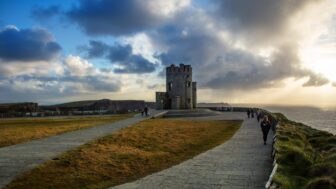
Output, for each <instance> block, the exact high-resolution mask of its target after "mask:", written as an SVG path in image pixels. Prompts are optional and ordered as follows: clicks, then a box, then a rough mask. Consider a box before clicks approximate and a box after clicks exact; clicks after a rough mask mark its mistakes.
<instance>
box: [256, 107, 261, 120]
mask: <svg viewBox="0 0 336 189" xmlns="http://www.w3.org/2000/svg"><path fill="white" fill-rule="evenodd" d="M260 119H261V111H260V109H258V110H257V120H258V123H259V122H260Z"/></svg>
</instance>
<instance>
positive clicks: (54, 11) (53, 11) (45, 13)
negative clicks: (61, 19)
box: [31, 5, 61, 21]
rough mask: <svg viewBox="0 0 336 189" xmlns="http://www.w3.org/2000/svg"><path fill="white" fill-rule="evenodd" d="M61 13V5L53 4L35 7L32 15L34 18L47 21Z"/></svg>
mask: <svg viewBox="0 0 336 189" xmlns="http://www.w3.org/2000/svg"><path fill="white" fill-rule="evenodd" d="M60 13H61V7H60V6H57V5H53V6H50V7H47V8H41V7H34V8H33V10H32V12H31V15H32V17H33V18H34V19H36V20H39V21H46V20H48V19H51V18H52V17H54V16H56V15H58V14H60Z"/></svg>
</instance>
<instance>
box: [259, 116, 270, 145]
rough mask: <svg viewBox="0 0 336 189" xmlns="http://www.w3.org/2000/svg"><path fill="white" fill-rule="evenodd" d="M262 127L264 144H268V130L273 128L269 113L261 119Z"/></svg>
mask: <svg viewBox="0 0 336 189" xmlns="http://www.w3.org/2000/svg"><path fill="white" fill-rule="evenodd" d="M260 127H261V131H262V133H263V140H264V145H266V141H267V135H268V132H269V130H270V128H271V123H270V121H269V119H268V116H267V115H265V116H264V118H263V120H262V121H261V123H260Z"/></svg>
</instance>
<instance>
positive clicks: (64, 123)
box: [0, 114, 133, 147]
mask: <svg viewBox="0 0 336 189" xmlns="http://www.w3.org/2000/svg"><path fill="white" fill-rule="evenodd" d="M132 115H133V114H132ZM132 115H131V114H120V115H113V116H87V117H83V116H78V117H62V118H17V119H2V120H0V147H4V146H9V145H13V144H18V143H22V142H27V141H30V140H34V139H40V138H44V137H48V136H52V135H57V134H60V133H64V132H68V131H74V130H78V129H83V128H88V127H94V126H97V125H100V124H104V123H112V122H115V121H119V120H122V119H125V118H128V117H130V116H132Z"/></svg>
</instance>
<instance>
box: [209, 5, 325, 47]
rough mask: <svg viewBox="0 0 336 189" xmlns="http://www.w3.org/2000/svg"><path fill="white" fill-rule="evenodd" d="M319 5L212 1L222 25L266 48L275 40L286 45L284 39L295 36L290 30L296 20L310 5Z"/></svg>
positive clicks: (232, 32) (236, 34) (216, 15)
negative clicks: (287, 36) (285, 36)
mask: <svg viewBox="0 0 336 189" xmlns="http://www.w3.org/2000/svg"><path fill="white" fill-rule="evenodd" d="M319 2H321V1H314V0H297V1H291V0H282V1H268V0H258V1H244V0H215V1H212V3H214V4H215V6H216V10H215V17H220V19H218V24H222V25H223V26H224V27H225V29H227V30H230V32H231V34H233V35H235V36H237V37H241V38H243V39H245V40H247V41H250V42H252V43H263V44H265V43H266V44H267V43H268V44H272V43H274V42H275V40H279V41H286V39H285V38H284V35H288V34H289V33H291V32H292V31H289V28H290V25H291V21H292V19H293V17H294V16H295V15H296V14H299V13H302V12H303V11H304V9H305V8H307V7H308V6H309V5H312V4H314V3H315V4H317V3H319ZM301 20H302V19H301ZM295 24H296V25H298V24H299V23H297V22H296V23H295Z"/></svg>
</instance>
